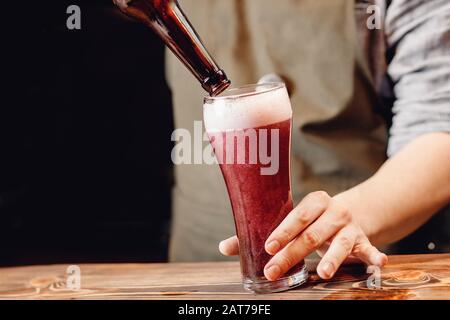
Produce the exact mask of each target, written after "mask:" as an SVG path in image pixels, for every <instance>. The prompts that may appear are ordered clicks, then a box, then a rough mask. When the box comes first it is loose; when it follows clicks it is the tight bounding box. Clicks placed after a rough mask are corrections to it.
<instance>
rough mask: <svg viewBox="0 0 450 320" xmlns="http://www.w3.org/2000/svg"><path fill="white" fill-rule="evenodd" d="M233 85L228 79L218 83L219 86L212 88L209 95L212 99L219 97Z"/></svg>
mask: <svg viewBox="0 0 450 320" xmlns="http://www.w3.org/2000/svg"><path fill="white" fill-rule="evenodd" d="M230 85H231V81H230V80H228V79H225V80H223V81H222V82H220V83H218V84H217V85H214V86H213V87H211V90H210V91H209V95H210V96H211V97H217V96H218V95H219V94H221V93H222V92H224V91H225V90H227V89H228V88H229V87H230Z"/></svg>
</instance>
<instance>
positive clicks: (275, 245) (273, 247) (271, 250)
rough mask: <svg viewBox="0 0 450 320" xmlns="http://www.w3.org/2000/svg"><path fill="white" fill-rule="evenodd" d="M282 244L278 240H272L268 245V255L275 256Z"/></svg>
mask: <svg viewBox="0 0 450 320" xmlns="http://www.w3.org/2000/svg"><path fill="white" fill-rule="evenodd" d="M280 247H281V246H280V243H279V242H278V241H277V240H272V241H270V242H269V243H268V244H266V251H267V253H268V254H275V253H277V252H278V250H280Z"/></svg>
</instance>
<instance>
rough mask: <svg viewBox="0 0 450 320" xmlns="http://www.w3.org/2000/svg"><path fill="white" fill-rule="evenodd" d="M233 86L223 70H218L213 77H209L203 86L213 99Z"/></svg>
mask: <svg viewBox="0 0 450 320" xmlns="http://www.w3.org/2000/svg"><path fill="white" fill-rule="evenodd" d="M230 85H231V81H230V80H229V79H228V78H227V75H226V74H225V72H223V70H218V71H217V72H216V73H215V74H214V75H213V76H212V77H209V78H208V79H206V80H205V82H204V83H203V84H202V86H203V89H205V90H206V91H207V92H208V93H209V95H210V96H211V97H215V96H218V95H219V94H221V93H222V92H224V91H225V90H226V89H227V88H228V87H229V86H230Z"/></svg>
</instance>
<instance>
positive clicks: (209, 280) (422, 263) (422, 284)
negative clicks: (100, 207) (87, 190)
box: [0, 254, 450, 300]
mask: <svg viewBox="0 0 450 320" xmlns="http://www.w3.org/2000/svg"><path fill="white" fill-rule="evenodd" d="M315 263H316V262H315V261H308V262H307V264H308V267H309V268H310V270H314V269H313V268H314V265H315ZM79 267H80V270H81V277H80V279H81V283H80V284H81V289H79V290H77V291H74V290H69V289H68V288H67V285H66V281H67V278H68V277H69V278H70V274H69V273H67V268H68V265H48V266H26V267H8V268H0V299H208V300H209V299H230V300H241V299H242V300H248V299H259V300H264V299H314V300H315V299H450V254H445V255H413V256H391V257H389V264H388V265H387V266H386V267H385V268H383V269H382V271H381V276H382V277H381V279H382V280H381V288H379V289H369V288H368V287H367V281H366V280H367V278H368V277H369V276H370V274H367V273H366V272H365V267H364V266H362V265H360V266H358V265H354V266H346V267H343V268H342V269H341V270H340V271H339V272H338V274H337V275H336V277H335V278H334V279H333V280H331V281H322V280H320V279H319V278H318V277H317V275H316V274H315V273H314V272H311V277H310V280H309V282H308V283H307V284H306V285H304V286H302V287H301V288H297V289H294V290H290V291H287V292H282V293H275V294H268V295H255V294H251V293H247V292H245V291H244V290H243V288H242V285H241V278H240V270H239V263H237V262H212V263H180V264H175V263H174V264H172V263H170V264H81V265H79Z"/></svg>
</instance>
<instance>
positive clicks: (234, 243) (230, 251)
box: [219, 236, 239, 256]
mask: <svg viewBox="0 0 450 320" xmlns="http://www.w3.org/2000/svg"><path fill="white" fill-rule="evenodd" d="M219 251H220V253H222V254H223V255H224V256H236V255H238V254H239V242H238V238H237V236H233V237H231V238H228V239H226V240H223V241H222V242H220V243H219Z"/></svg>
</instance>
